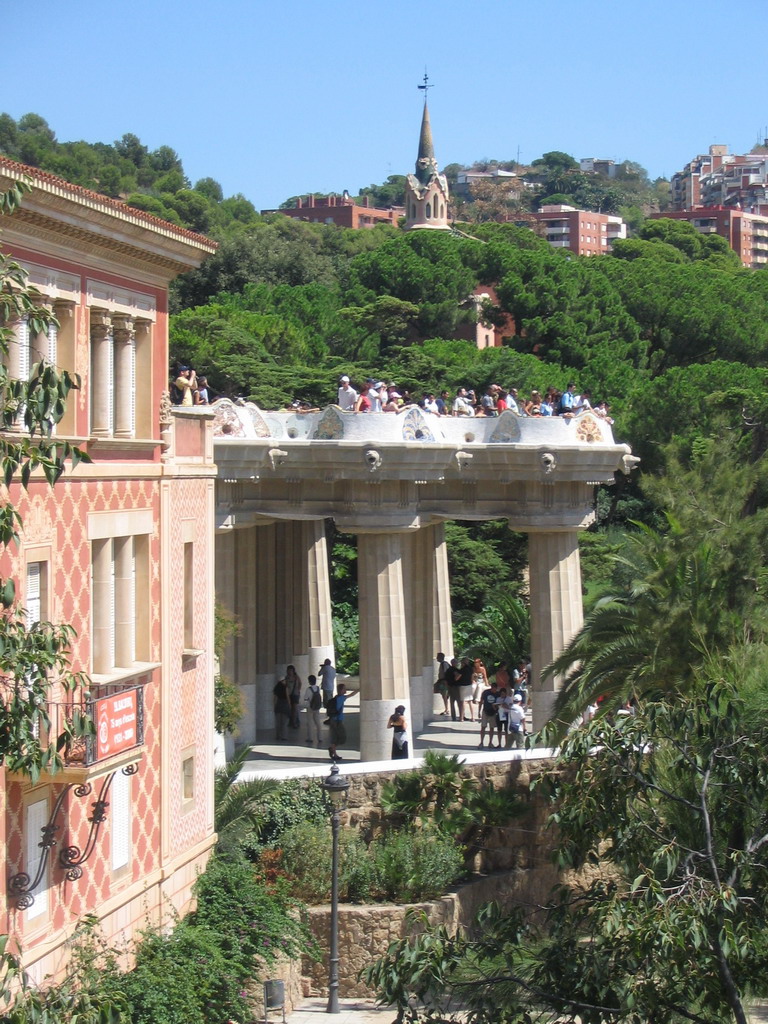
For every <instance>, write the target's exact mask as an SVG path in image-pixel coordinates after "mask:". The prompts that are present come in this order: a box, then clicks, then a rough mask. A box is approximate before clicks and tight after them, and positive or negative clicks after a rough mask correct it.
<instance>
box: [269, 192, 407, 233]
mask: <svg viewBox="0 0 768 1024" xmlns="http://www.w3.org/2000/svg"><path fill="white" fill-rule="evenodd" d="M261 213H262V215H266V214H268V213H284V214H285V215H286V217H293V219H294V220H304V221H308V222H309V223H310V224H335V225H336V226H337V227H340V228H355V229H357V228H372V227H374V226H375V225H376V224H394V225H396V224H397V222H398V219H399V218H400V217H402V216H403V214H404V213H405V210H404V209H403V208H402V207H399V206H393V207H390V209H388V210H377V209H376V208H375V207H373V206H371V205H370V203H369V200H368V197H367V196H363V200H362V203H356V202H355V201H354V200H353V199H352V198H351V197H350V195H349V192H347V191H345V192H344V194H343V195H341V196H333V195H331V196H303V197H301V196H300V197H299V198H298V199H297V200H296V205H295V206H289V207H288V208H287V209H284V210H262V211H261Z"/></svg>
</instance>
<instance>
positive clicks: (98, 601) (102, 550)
mask: <svg viewBox="0 0 768 1024" xmlns="http://www.w3.org/2000/svg"><path fill="white" fill-rule="evenodd" d="M91 558H92V562H93V588H92V593H91V602H92V612H91V617H92V623H93V624H92V632H93V672H94V673H107V672H112V671H113V669H114V667H115V656H114V640H113V636H112V602H113V597H114V589H113V582H112V572H113V564H112V541H111V539H107V540H95V541H93V542H92V555H91Z"/></svg>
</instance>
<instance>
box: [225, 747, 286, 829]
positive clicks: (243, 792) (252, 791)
mask: <svg viewBox="0 0 768 1024" xmlns="http://www.w3.org/2000/svg"><path fill="white" fill-rule="evenodd" d="M250 752H251V748H250V747H247V746H245V747H241V748H240V750H238V751H237V752H236V753H235V756H234V758H233V759H232V760H231V761H228V762H227V765H226V767H225V768H217V769H216V772H215V774H214V783H213V800H214V828H215V829H216V831H217V833H218V836H219V838H218V846H219V848H223V847H232V846H239V845H240V844H241V842H242V841H243V839H245V837H246V836H247V835H251V834H254V833H255V834H256V835H258V833H259V831H260V829H261V821H260V812H261V809H262V807H263V804H264V800H265V798H266V797H267V796H268V795H269V794H270V793H272V792H274V790H275V789H277V787H278V785H279V784H278V783H277V782H276V781H274V780H273V779H250V780H248V781H247V782H238V776H239V774H240V772H241V771H242V768H243V765H244V764H245V761H246V759H247V757H248V755H249V754H250Z"/></svg>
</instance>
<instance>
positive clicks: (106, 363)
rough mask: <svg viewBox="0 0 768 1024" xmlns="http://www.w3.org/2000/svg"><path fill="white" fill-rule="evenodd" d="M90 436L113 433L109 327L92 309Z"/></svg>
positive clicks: (104, 316)
mask: <svg viewBox="0 0 768 1024" xmlns="http://www.w3.org/2000/svg"><path fill="white" fill-rule="evenodd" d="M89 388H90V392H91V434H93V435H94V436H96V437H109V436H110V435H111V433H112V324H111V321H110V319H109V317H108V316H107V315H106V313H104V312H103V311H101V310H98V309H92V310H91V379H90V381H89Z"/></svg>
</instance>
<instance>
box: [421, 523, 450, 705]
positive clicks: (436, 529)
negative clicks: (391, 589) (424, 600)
mask: <svg viewBox="0 0 768 1024" xmlns="http://www.w3.org/2000/svg"><path fill="white" fill-rule="evenodd" d="M430 530H431V533H432V552H433V560H434V570H433V578H432V588H433V598H432V650H431V652H430V655H429V656H430V658H432V663H431V664H430V665H429V666H426V665H425V668H424V671H425V675H428V676H429V677H430V682H431V683H432V684H434V682H435V679H437V662H436V661H435V660H434V658H435V655H436V654H437V653H438V652H440V651H442V653H443V654H444V655H445V656H446V658H447V659H448V661H450V660H451V658H452V657H453V619H452V616H451V587H450V575H449V573H448V548H447V546H446V543H445V524H444V523H436V524H435V525H434V526H432V527H430ZM424 700H425V718H428V719H429V720H430V721H431V720H432V719H433V718H434V717H435V714H436V713H437V714H439V713H440V712H441V711H442V710H443V700H442V697H439V696H437V695H436V694H435V693H433V691H432V686H430V687H429V689H428V691H427V692H426V693H425V697H424Z"/></svg>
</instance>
